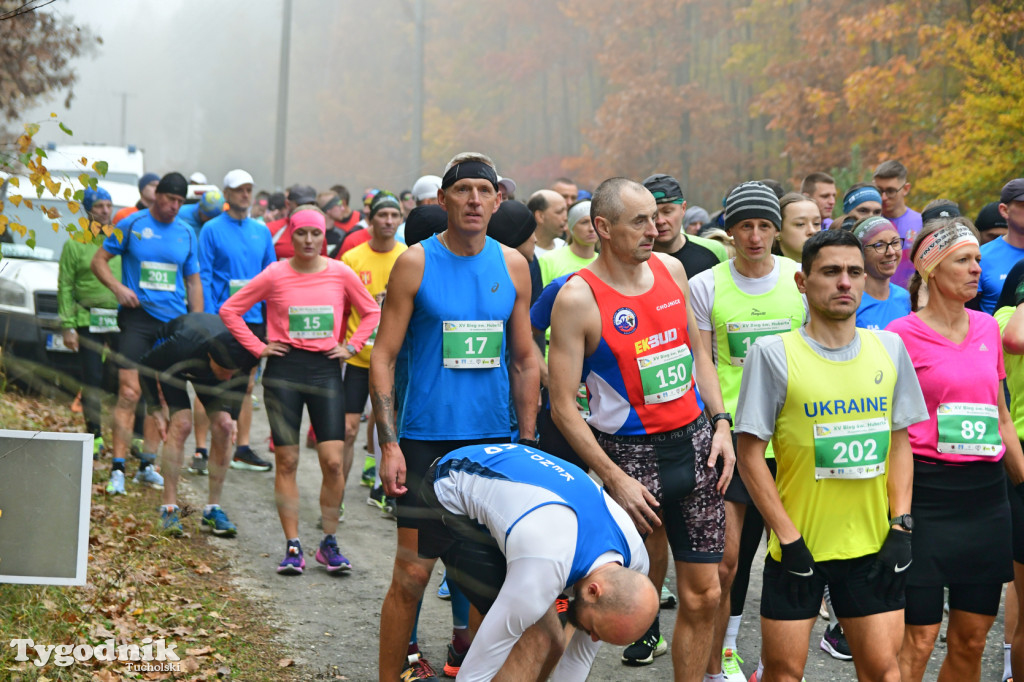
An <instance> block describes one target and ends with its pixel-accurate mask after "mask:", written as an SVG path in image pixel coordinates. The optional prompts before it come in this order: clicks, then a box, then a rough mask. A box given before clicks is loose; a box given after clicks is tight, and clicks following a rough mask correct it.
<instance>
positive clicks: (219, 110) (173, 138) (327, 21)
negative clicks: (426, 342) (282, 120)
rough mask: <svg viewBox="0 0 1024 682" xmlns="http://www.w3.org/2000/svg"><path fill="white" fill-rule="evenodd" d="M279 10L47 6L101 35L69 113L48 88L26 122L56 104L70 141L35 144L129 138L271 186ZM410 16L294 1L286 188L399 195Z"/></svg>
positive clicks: (408, 120)
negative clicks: (372, 190)
mask: <svg viewBox="0 0 1024 682" xmlns="http://www.w3.org/2000/svg"><path fill="white" fill-rule="evenodd" d="M283 4H284V3H283V2H282V0H218V1H216V2H209V1H207V0H70V1H69V2H62V3H56V4H54V5H51V6H50V7H49V8H47V10H46V11H50V10H51V9H52V10H53V11H55V12H57V13H62V14H67V15H70V16H72V17H73V18H74V21H75V22H76V24H78V25H83V26H87V27H88V28H89V29H90V30H91V31H92V32H93V33H94V34H96V35H98V36H99V37H101V38H102V41H103V43H102V44H101V45H98V46H97V49H96V55H95V56H94V57H92V58H88V57H87V58H83V59H80V60H78V61H77V62H76V63H75V64H74V68H75V69H76V71H77V73H78V82H77V83H76V84H75V86H74V88H73V91H74V99H73V101H72V103H71V108H70V109H69V110H66V109H64V107H63V99H64V97H65V94H66V93H63V92H59V93H54V95H53V97H52V98H51V100H50V101H49V103H47V104H44V105H42V106H39V107H37V108H35V109H33V110H31V111H29V112H27V114H26V116H25V120H26V121H32V120H36V121H41V120H45V119H48V118H49V114H50V112H51V111H52V112H56V113H57V115H58V117H59V119H60V120H61V121H63V122H64V123H65V125H67V127H68V128H70V129H71V130H72V131H73V132H74V136H73V137H70V138H69V137H67V136H65V135H64V134H63V133H61V132H60V131H59V130H58V129H57V128H56V127H55V126H53V127H47V128H44V131H46V132H45V133H41V134H40V135H39V137H38V140H39V141H41V142H55V143H57V144H79V143H84V142H96V143H106V144H114V145H120V144H122V143H126V144H134V145H137V146H139V147H141V148H143V149H144V151H145V155H146V156H145V158H146V169H147V170H149V171H154V172H156V173H159V174H163V173H166V172H168V171H171V170H177V171H180V172H182V173H184V174H185V175H186V176H187V175H189V174H190V173H192V172H193V171H197V170H198V171H202V172H203V173H205V174H206V176H207V177H208V178H209V180H210V182H211V183H214V184H218V185H219V184H220V182H221V180H222V178H223V176H224V174H225V173H226V172H227V171H228V170H230V169H232V168H244V169H246V170H248V171H250V172H251V173H252V175H253V177H254V178H255V180H256V188H257V189H271V188H272V182H273V170H274V131H275V120H276V115H277V98H278V94H277V89H278V69H279V57H280V44H281V23H282V8H283ZM412 11H413V2H412V0H374V1H373V2H355V1H352V0H297V1H296V2H294V4H293V14H292V38H291V48H292V49H291V58H290V62H291V63H290V86H289V92H288V128H287V132H288V137H287V153H286V164H285V184H286V185H290V184H292V183H295V182H303V183H308V184H312V185H314V186H315V187H316V188H317V189H325V188H326V187H328V186H329V185H332V184H335V183H339V182H340V183H342V184H345V185H346V186H347V187H348V188H349V189H350V191H351V192H352V194H353V195H354V196H357V195H360V194H361V193H362V190H363V189H364V188H366V187H371V186H373V187H383V188H386V189H389V190H392V191H395V192H398V191H400V190H401V189H404V188H408V187H410V186H411V185H412V183H413V181H414V180H415V179H416V177H417V176H418V175H419V174H421V173H420V169H416V168H414V167H413V161H412V152H411V149H410V146H409V140H410V135H411V132H410V131H411V125H412V111H413V107H412V105H411V93H412V92H413V81H412V75H413V70H412V68H411V67H410V64H411V60H412V55H413V53H414V36H415V32H414V24H413V15H412ZM371 23H372V25H373V28H371ZM122 93H127V94H126V97H127V100H126V112H127V115H126V117H125V118H126V120H125V121H124V122H123V124H122V97H123V95H122ZM122 125H123V127H122ZM122 132H123V136H124V139H122ZM457 151H461V150H454V151H452V152H451V153H452V154H454V153H456V152H457ZM450 155H451V154H449V155H448V156H450ZM442 156H444V154H443V153H442V154H438V155H437V158H432V159H431V158H425V159H424V164H423V165H424V167H425V170H424V171H423V172H433V173H440V171H441V170H442V167H443V164H444V162H445V161H446V160H447V157H446V158H440V157H442ZM499 170H500V166H499Z"/></svg>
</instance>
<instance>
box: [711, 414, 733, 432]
mask: <svg viewBox="0 0 1024 682" xmlns="http://www.w3.org/2000/svg"><path fill="white" fill-rule="evenodd" d="M722 419H724V420H725V421H727V422H729V428H730V429H731V428H732V415H731V414H729V413H728V412H719V413H718V414H715V415H712V416H711V426H716V425H717V424H718V422H719V421H721V420H722Z"/></svg>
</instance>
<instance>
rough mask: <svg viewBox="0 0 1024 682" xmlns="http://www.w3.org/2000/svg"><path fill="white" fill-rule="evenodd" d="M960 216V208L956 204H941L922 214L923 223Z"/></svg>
mask: <svg viewBox="0 0 1024 682" xmlns="http://www.w3.org/2000/svg"><path fill="white" fill-rule="evenodd" d="M958 215H960V207H959V206H957V205H956V204H939V205H938V206H932V207H931V208H929V209H927V210H925V211H922V212H921V223H922V224H924V223H926V222H928V221H929V220H935V219H936V218H955V217H957V216H958Z"/></svg>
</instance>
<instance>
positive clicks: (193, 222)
mask: <svg viewBox="0 0 1024 682" xmlns="http://www.w3.org/2000/svg"><path fill="white" fill-rule="evenodd" d="M222 213H224V195H223V194H221V193H220V190H218V189H211V190H209V191H208V192H203V196H201V197H199V201H197V202H196V203H194V204H185V205H184V206H182V207H181V210H179V211H178V217H179V218H180V219H181V220H182V221H184V222H185V223H186V224H188V226H189V227H191V228H192V230H193V231H194V232H195V233H196V238H197V239H198V238H199V233H200V232H201V231H202V229H203V226H204V225H206V223H208V222H209V221H210V220H212V219H213V218H216V217H217V216H219V215H220V214H222Z"/></svg>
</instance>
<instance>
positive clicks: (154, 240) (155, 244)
mask: <svg viewBox="0 0 1024 682" xmlns="http://www.w3.org/2000/svg"><path fill="white" fill-rule="evenodd" d="M117 228H118V229H119V230H121V231H122V239H121V240H120V241H119V240H118V239H117V235H116V234H112V235H110V236H109V237H107V238H106V240H105V241H104V242H103V250H104V251H106V252H107V253H109V254H111V255H114V256H121V281H122V283H123V284H124V285H125V286H126V287H128V288H129V289H131V290H132V291H133V292H135V295H136V296H137V297H138V299H139V305H141V306H142V309H143V310H145V311H146V312H147V313H149V314H150V315H152V316H153V317H155V318H156V319H158V320H160V321H161V322H169V321H170V320H173V319H174V318H176V317H178V316H179V315H184V314H186V313H187V312H188V308H187V306H186V305H185V279H184V278H185V277H189V276H191V275H194V274H197V273H198V272H199V258H198V249H199V244H198V242H197V240H196V235H195V233H194V232H193V231H192V229H191V228H190V227H189V226H188V225H186V224H185V223H184V222H182V221H180V220H178V219H177V218H175V219H174V220H173V221H172V222H170V223H161V222H159V221H157V220H156V219H155V218H154V217H153V216H152V215H151V214H150V212H149V209H143V210H141V211H136V212H135V213H132V214H131V215H129V216H128V217H127V218H125V219H124V220H122V221H121V222H120V223H118V224H117Z"/></svg>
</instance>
